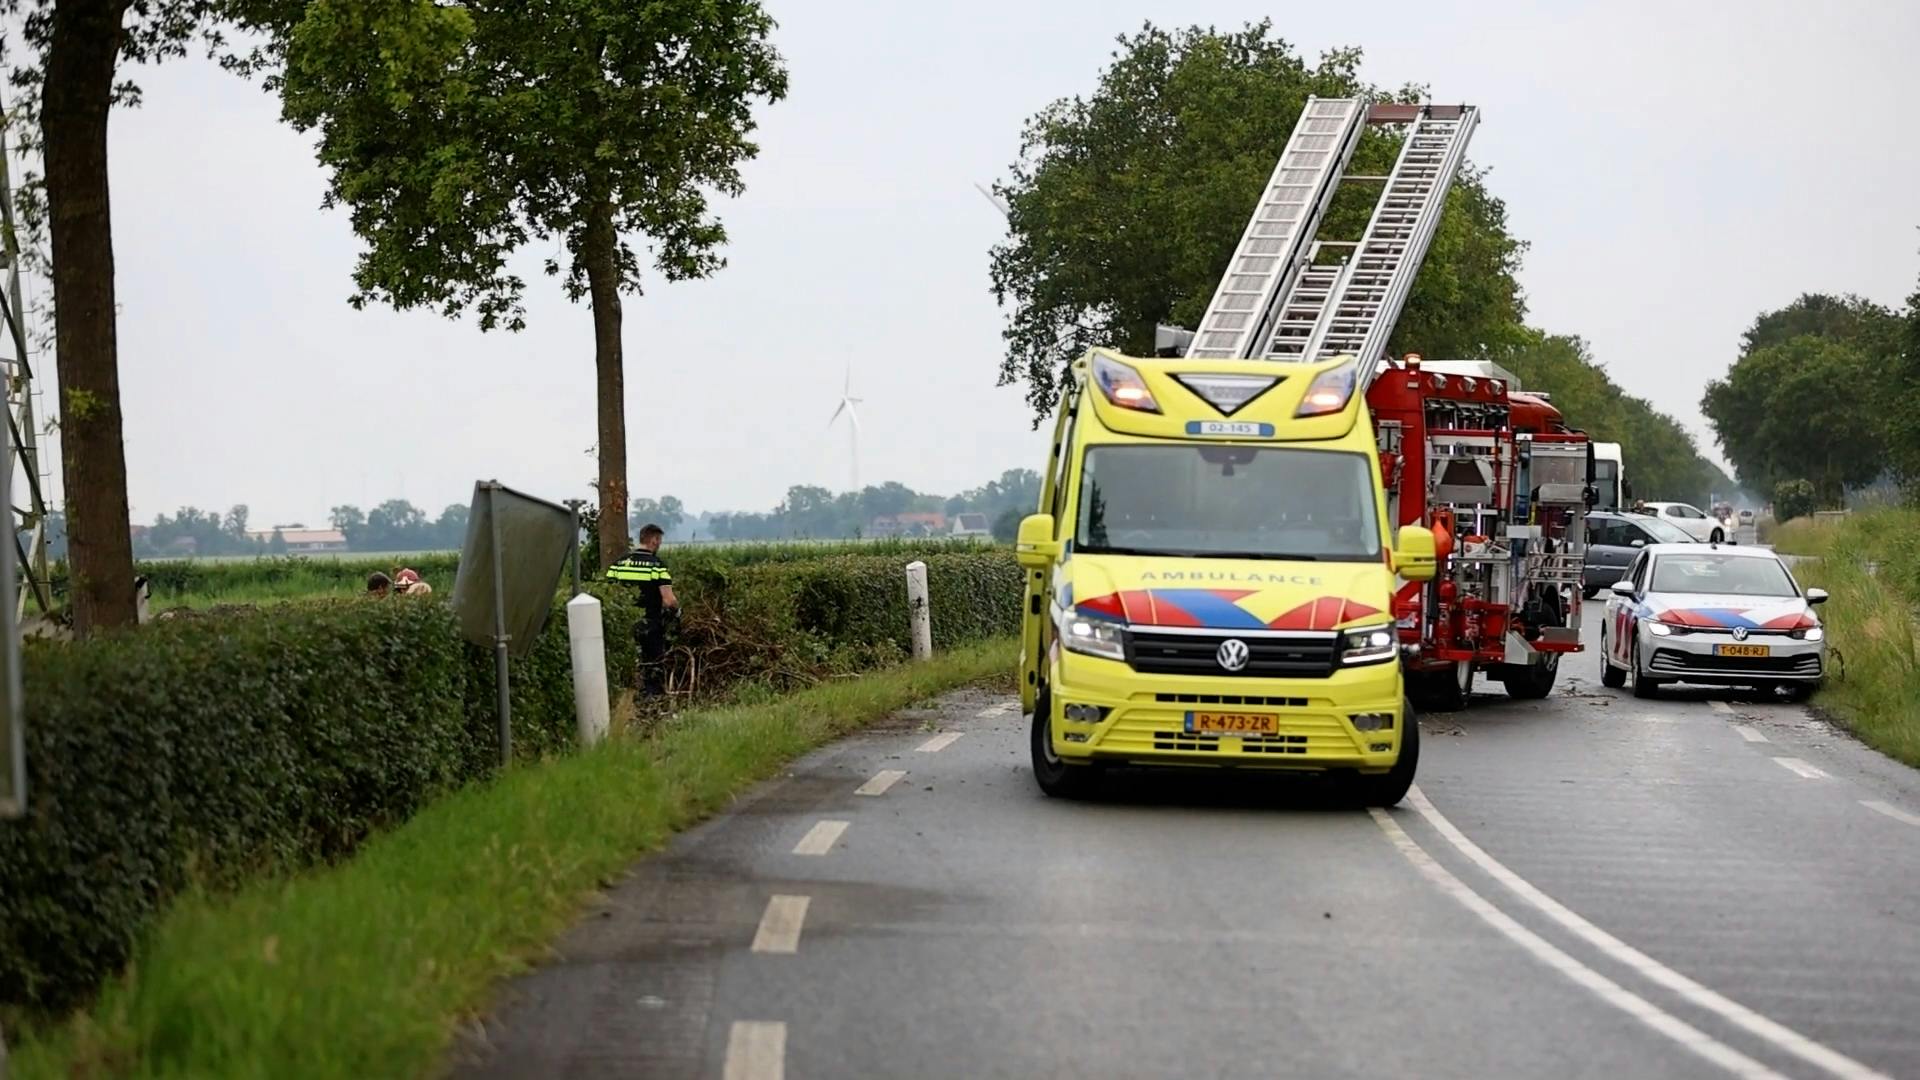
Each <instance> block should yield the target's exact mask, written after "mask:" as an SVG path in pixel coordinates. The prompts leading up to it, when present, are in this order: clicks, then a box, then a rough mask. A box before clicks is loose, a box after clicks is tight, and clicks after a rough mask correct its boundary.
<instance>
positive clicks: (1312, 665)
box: [1131, 630, 1335, 679]
mask: <svg viewBox="0 0 1920 1080" xmlns="http://www.w3.org/2000/svg"><path fill="white" fill-rule="evenodd" d="M1132 636H1133V648H1132V650H1131V653H1132V656H1131V663H1132V664H1133V670H1135V671H1138V672H1140V673H1141V674H1143V675H1205V676H1208V677H1211V678H1247V679H1324V678H1326V677H1328V676H1330V675H1332V674H1333V670H1334V640H1335V639H1334V637H1333V635H1331V634H1323V635H1313V636H1304V635H1303V636H1300V637H1293V636H1291V635H1287V636H1272V637H1268V636H1264V635H1263V636H1258V637H1255V636H1248V637H1238V636H1237V635H1235V634H1233V633H1232V632H1230V631H1222V632H1220V633H1217V634H1213V633H1209V634H1165V633H1155V632H1154V631H1151V630H1135V631H1134V632H1133V635H1132ZM1229 639H1232V640H1238V641H1241V642H1244V643H1245V644H1246V646H1247V663H1246V666H1245V667H1243V668H1241V669H1240V670H1238V671H1228V670H1227V669H1226V668H1223V667H1221V666H1220V658H1219V653H1220V645H1221V643H1222V642H1225V641H1228V640H1229Z"/></svg>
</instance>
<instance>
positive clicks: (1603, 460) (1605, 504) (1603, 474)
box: [1593, 442, 1633, 510]
mask: <svg viewBox="0 0 1920 1080" xmlns="http://www.w3.org/2000/svg"><path fill="white" fill-rule="evenodd" d="M1593 475H1594V486H1596V487H1598V488H1599V489H1600V501H1599V502H1597V503H1595V504H1594V507H1593V508H1594V509H1595V510H1618V509H1620V508H1621V507H1623V506H1626V505H1629V499H1628V496H1629V495H1630V494H1631V493H1632V491H1633V485H1631V484H1628V483H1627V476H1626V472H1625V470H1623V469H1622V468H1621V464H1620V444H1619V443H1617V442H1597V443H1594V444H1593Z"/></svg>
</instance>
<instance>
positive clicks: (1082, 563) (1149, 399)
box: [1016, 350, 1434, 806]
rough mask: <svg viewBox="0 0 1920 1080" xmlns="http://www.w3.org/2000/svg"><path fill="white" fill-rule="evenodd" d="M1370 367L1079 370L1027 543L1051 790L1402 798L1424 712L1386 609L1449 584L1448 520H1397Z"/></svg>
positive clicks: (1031, 634) (1037, 706)
mask: <svg viewBox="0 0 1920 1080" xmlns="http://www.w3.org/2000/svg"><path fill="white" fill-rule="evenodd" d="M1362 375H1363V372H1361V370H1360V368H1359V365H1358V364H1357V363H1356V361H1355V360H1354V358H1353V357H1350V356H1347V357H1336V358H1334V359H1332V360H1327V361H1322V362H1319V363H1311V364H1284V365H1282V364H1275V363H1271V362H1262V361H1247V360H1188V359H1152V360H1149V359H1140V358H1134V357H1128V356H1123V355H1121V354H1118V353H1114V352H1110V351H1107V350H1095V351H1093V352H1091V353H1089V354H1088V355H1087V356H1086V357H1084V358H1083V359H1081V360H1080V361H1078V362H1077V363H1076V364H1075V365H1074V368H1073V380H1072V384H1071V386H1070V388H1069V390H1068V391H1067V392H1066V393H1065V394H1063V396H1062V404H1061V408H1060V415H1059V419H1058V421H1057V423H1056V426H1055V429H1054V434H1053V442H1052V450H1051V454H1050V457H1049V459H1048V462H1049V464H1048V468H1047V471H1046V475H1045V478H1044V482H1043V484H1042V490H1041V504H1040V511H1039V512H1038V513H1036V514H1033V515H1032V516H1030V517H1028V518H1026V519H1025V520H1023V521H1022V522H1021V524H1020V532H1019V539H1018V542H1017V549H1016V550H1017V557H1018V559H1019V561H1020V565H1021V566H1022V567H1023V569H1024V571H1025V573H1026V575H1027V589H1026V597H1025V604H1026V608H1025V611H1024V615H1025V620H1024V634H1023V641H1022V647H1021V668H1022V670H1021V697H1022V703H1023V705H1024V706H1025V707H1026V709H1027V711H1028V712H1029V713H1030V714H1031V715H1032V717H1033V727H1032V751H1033V771H1034V776H1035V778H1036V779H1037V780H1038V781H1039V784H1040V787H1041V789H1042V790H1044V791H1045V792H1046V793H1047V794H1049V795H1055V796H1076V795H1081V794H1084V793H1086V792H1088V791H1089V790H1090V788H1091V787H1092V786H1093V785H1094V784H1095V783H1096V782H1097V780H1098V777H1099V774H1100V772H1101V770H1102V769H1103V767H1105V766H1108V765H1116V764H1132V765H1150V766H1160V765H1176V766H1229V767H1238V768H1255V769H1278V770H1307V771H1320V772H1330V773H1335V774H1338V775H1339V776H1340V778H1341V780H1342V782H1344V783H1345V784H1348V785H1350V787H1351V791H1352V794H1353V795H1354V796H1356V797H1357V798H1359V799H1360V800H1361V801H1364V802H1365V803H1367V804H1368V805H1378V806H1390V805H1392V804H1394V803H1396V802H1398V801H1399V800H1400V798H1401V797H1402V796H1403V795H1405V793H1406V791H1407V788H1408V787H1409V785H1411V784H1412V782H1413V775H1414V769H1415V767H1416V765H1417V763H1418V761H1419V752H1420V743H1419V727H1418V725H1417V724H1416V723H1415V722H1414V716H1413V711H1412V707H1411V706H1410V705H1409V704H1407V701H1406V695H1405V692H1404V688H1403V685H1402V680H1401V673H1400V664H1399V657H1400V642H1399V635H1398V634H1397V633H1396V631H1395V624H1394V619H1393V616H1392V615H1391V613H1390V612H1391V604H1392V596H1393V593H1394V591H1395V589H1396V587H1397V586H1398V585H1399V584H1404V583H1405V582H1410V581H1427V580H1431V579H1432V577H1433V574H1434V538H1433V534H1432V533H1431V532H1429V531H1428V530H1427V529H1425V528H1422V527H1419V526H1414V525H1409V526H1405V527H1403V528H1401V529H1400V530H1399V534H1398V536H1395V535H1394V534H1393V531H1392V529H1391V528H1390V526H1389V523H1388V516H1387V505H1386V498H1385V492H1384V488H1383V484H1382V480H1381V472H1380V460H1379V455H1378V452H1377V450H1376V447H1375V436H1374V427H1373V423H1372V420H1371V418H1370V416H1369V414H1368V411H1367V407H1366V402H1365V400H1364V398H1365V393H1364V391H1365V387H1364V380H1363V378H1362Z"/></svg>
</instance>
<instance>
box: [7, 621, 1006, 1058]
mask: <svg viewBox="0 0 1920 1080" xmlns="http://www.w3.org/2000/svg"><path fill="white" fill-rule="evenodd" d="M1015 651H1016V649H1015V646H1014V645H1013V644H1012V643H1011V642H1007V641H997V642H989V643H986V644H982V645H977V646H973V647H969V648H965V649H960V650H956V651H954V652H951V653H947V654H944V655H942V656H939V657H937V658H936V659H935V660H933V661H932V662H930V663H927V664H919V665H912V666H907V667H900V668H894V669H890V670H887V671H883V672H880V673H877V674H873V675H869V676H866V677H864V678H860V679H854V680H847V681H841V682H834V683H828V684H824V685H821V686H818V687H815V688H813V689H810V690H805V691H801V692H799V693H796V694H793V695H790V696H788V697H784V698H780V699H778V700H775V701H768V702H762V703H758V704H751V705H738V706H733V707H726V708H716V709H708V710H700V711H697V712H691V713H687V714H683V715H682V716H681V717H680V718H679V719H677V720H675V721H674V722H672V724H671V725H670V726H668V727H667V728H666V729H664V730H662V731H659V732H656V733H655V734H652V735H650V736H647V737H642V738H622V739H616V740H614V741H611V742H609V743H608V744H606V745H604V746H602V747H599V748H597V749H595V750H592V751H588V752H586V753H581V754H577V755H573V756H570V757H565V758H560V759H556V760H554V761H550V762H547V763H545V764H542V765H539V766H535V767H530V768H523V769H520V770H517V771H515V772H513V773H510V774H509V775H507V776H505V777H503V778H501V779H500V780H498V781H496V782H494V783H491V784H487V785H484V786H479V787H474V788H468V789H466V790H463V791H460V792H457V793H455V794H452V795H450V796H448V797H447V798H445V799H443V800H441V801H440V802H438V803H436V804H434V805H433V806H431V807H429V808H427V809H426V810H425V811H424V812H422V813H420V814H419V815H417V816H416V817H414V818H413V819H412V820H411V821H409V822H408V823H406V824H405V825H403V826H401V827H400V828H398V829H395V830H394V831H392V832H390V833H387V834H385V835H383V836H380V837H378V838H376V839H374V840H372V841H370V842H368V843H367V844H366V845H365V846H363V847H362V848H361V850H360V852H359V854H358V855H356V856H355V857H354V858H353V859H351V860H350V861H348V862H346V863H343V864H341V865H339V866H336V867H332V868H329V869H325V870H320V871H316V872H313V873H309V874H304V875H300V876H297V877H293V878H289V879H282V880H275V881H268V882H262V883H258V884H256V885H253V886H251V887H248V888H246V889H243V890H242V891H240V892H239V893H236V894H232V895H227V896H207V895H203V894H195V895H188V896H186V897H184V898H182V899H181V900H180V902H178V903H177V904H176V905H175V906H174V907H173V908H172V909H171V910H170V911H169V912H168V913H167V914H166V915H165V916H164V917H163V918H162V919H161V920H160V922H159V924H158V925H157V926H156V928H155V930H154V931H153V933H152V934H151V935H150V936H149V938H148V939H147V940H146V941H145V942H144V943H143V944H142V947H141V948H140V950H139V952H138V954H137V957H136V960H135V962H134V965H133V967H132V969H131V970H130V971H129V972H128V974H127V976H126V977H125V978H124V979H123V980H122V981H120V982H118V983H116V984H114V985H113V986H111V987H109V988H108V989H107V991H106V992H105V993H104V994H103V995H102V996H101V998H100V1000H99V1001H98V1002H97V1003H96V1005H95V1006H94V1007H93V1008H92V1009H91V1010H89V1011H88V1012H86V1013H84V1014H81V1015H79V1016H76V1017H73V1018H71V1019H70V1020H68V1021H66V1022H64V1023H62V1024H59V1025H57V1026H54V1027H50V1028H45V1029H42V1030H40V1031H37V1032H29V1033H28V1037H27V1039H26V1041H25V1042H24V1043H22V1044H21V1045H19V1046H18V1047H17V1048H16V1049H15V1056H14V1059H13V1061H12V1063H11V1064H12V1066H13V1070H14V1071H13V1076H14V1077H15V1078H16V1080H29V1078H40V1077H70V1076H88V1075H115V1076H137V1077H260V1076H272V1077H315V1078H321V1077H341V1078H352V1080H360V1078H363V1077H366V1076H418V1075H421V1074H424V1073H431V1072H433V1071H434V1070H435V1068H436V1066H437V1065H438V1063H439V1061H440V1059H441V1056H442V1055H443V1053H444V1052H445V1048H446V1045H447V1041H448V1037H449V1034H450V1032H451V1031H452V1030H453V1026H454V1024H455V1023H456V1022H457V1021H458V1020H459V1018H461V1017H463V1016H467V1015H471V1014H472V1013H473V1012H474V1011H475V1010H476V1009H478V1008H479V1007H481V1006H482V1005H483V1004H484V1003H485V1001H486V998H487V994H488V992H489V989H490V988H491V987H492V986H493V985H494V983H495V982H496V981H497V980H499V979H500V978H502V977H504V976H508V975H511V974H513V973H515V972H518V971H520V970H523V969H524V968H526V967H527V966H528V962H529V959H530V958H532V957H534V956H535V955H537V953H538V951H539V950H540V949H541V948H542V947H543V946H545V945H547V944H548V943H549V942H551V941H552V940H553V939H554V938H555V937H556V936H557V935H558V934H559V933H560V932H562V931H563V930H564V929H565V928H566V927H567V926H568V925H570V924H571V923H572V921H573V920H574V918H575V917H576V916H577V915H578V913H579V912H580V910H581V908H582V905H583V903H584V902H585V900H586V899H587V897H588V896H590V895H591V892H592V890H594V889H595V888H598V887H601V886H604V885H605V884H607V883H608V882H609V881H611V880H612V879H613V878H614V877H615V876H616V875H617V874H618V873H619V872H620V871H621V870H622V869H623V868H625V867H626V866H627V865H628V864H630V863H631V862H632V861H633V859H634V858H635V857H636V856H638V855H639V854H640V853H642V852H645V851H648V850H651V849H654V848H657V847H659V846H660V845H661V844H662V843H663V842H665V841H666V839H667V838H668V837H669V836H671V835H672V834H673V832H674V831H675V830H676V829H681V828H684V827H686V826H687V825H689V824H691V823H693V822H695V821H697V820H698V819H700V818H701V817H704V816H706V815H707V814H710V813H712V812H713V811H714V810H716V809H717V808H719V807H720V806H721V805H722V804H724V803H725V802H726V801H727V800H728V799H729V798H730V797H731V796H732V795H734V794H735V793H736V792H738V791H740V790H741V789H742V788H744V787H746V786H747V785H749V784H751V783H753V782H754V781H756V780H760V779H763V778H765V777H767V776H770V775H772V774H773V773H774V772H775V771H776V770H777V769H778V768H779V767H780V766H781V765H783V764H784V763H785V762H787V761H789V760H791V759H792V758H793V757H794V756H795V755H797V754H800V753H802V752H804V751H806V750H808V749H810V748H812V747H814V746H817V745H819V744H820V743H822V742H825V741H827V740H829V739H831V738H833V737H835V736H837V735H841V734H844V733H846V732H848V731H851V730H854V729H856V728H859V727H861V726H863V725H865V724H868V723H870V722H872V721H874V720H877V719H879V718H881V717H883V716H885V715H887V714H889V713H891V712H894V711H896V710H898V709H901V708H904V707H906V706H908V705H911V704H913V703H915V702H917V701H921V700H924V699H926V698H929V697H931V696H933V695H935V694H938V693H941V692H944V691H946V690H949V689H953V688H955V687H958V686H962V685H966V684H970V683H978V682H981V681H985V680H989V679H998V680H1003V681H1006V682H1007V685H1009V686H1010V685H1011V682H1010V680H1011V672H1012V668H1013V656H1014V653H1015Z"/></svg>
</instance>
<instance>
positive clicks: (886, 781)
mask: <svg viewBox="0 0 1920 1080" xmlns="http://www.w3.org/2000/svg"><path fill="white" fill-rule="evenodd" d="M906 775H907V770H905V769H881V770H880V771H879V772H877V773H874V774H873V779H871V780H869V781H867V782H866V783H864V784H861V785H860V786H859V787H857V788H854V789H853V793H854V794H855V795H885V794H886V793H887V789H888V788H890V787H892V786H893V785H895V784H897V783H899V782H900V780H901V778H902V777H904V776H906Z"/></svg>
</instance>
